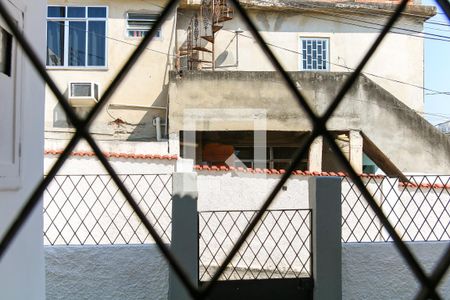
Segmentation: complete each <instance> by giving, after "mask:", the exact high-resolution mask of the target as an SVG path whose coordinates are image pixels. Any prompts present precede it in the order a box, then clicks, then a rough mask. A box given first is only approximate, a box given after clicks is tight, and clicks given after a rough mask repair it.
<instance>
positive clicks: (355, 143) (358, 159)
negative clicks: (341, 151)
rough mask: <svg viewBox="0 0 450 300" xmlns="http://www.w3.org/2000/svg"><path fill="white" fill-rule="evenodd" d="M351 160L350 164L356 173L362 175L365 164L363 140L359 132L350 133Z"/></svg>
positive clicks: (351, 131)
mask: <svg viewBox="0 0 450 300" xmlns="http://www.w3.org/2000/svg"><path fill="white" fill-rule="evenodd" d="M349 139H350V145H349V159H350V164H351V165H352V167H353V168H354V169H355V171H356V173H358V174H361V173H362V162H363V139H362V136H361V134H360V132H359V131H356V130H350V132H349Z"/></svg>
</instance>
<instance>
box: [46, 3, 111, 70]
mask: <svg viewBox="0 0 450 300" xmlns="http://www.w3.org/2000/svg"><path fill="white" fill-rule="evenodd" d="M48 7H64V8H65V17H48ZM69 7H83V8H85V10H86V11H85V17H84V18H69V17H68V8H69ZM89 7H100V8H106V17H105V18H89V17H88V8H89ZM46 16H47V19H46V20H47V23H46V26H47V27H48V22H49V21H56V22H61V21H64V65H61V66H49V65H47V69H83V70H86V69H96V70H98V69H107V68H108V17H109V7H108V6H105V5H47V13H46ZM70 21H84V22H86V49H87V48H88V47H89V45H88V32H89V21H104V22H105V65H104V66H89V65H88V64H87V63H88V58H87V57H88V53H87V52H88V51H86V53H85V62H86V65H85V66H69V52H68V50H67V49H68V48H67V47H68V44H69V22H70ZM47 32H48V28H47V30H46V31H45V34H46V35H47ZM46 46H47V36H46ZM46 56H47V54H46Z"/></svg>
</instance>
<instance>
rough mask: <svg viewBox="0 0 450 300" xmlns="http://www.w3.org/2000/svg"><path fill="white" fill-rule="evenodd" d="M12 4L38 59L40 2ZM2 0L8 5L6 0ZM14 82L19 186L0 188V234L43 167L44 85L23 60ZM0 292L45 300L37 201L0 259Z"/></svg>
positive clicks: (41, 18) (41, 47) (5, 295)
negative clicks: (18, 125) (19, 93)
mask: <svg viewBox="0 0 450 300" xmlns="http://www.w3.org/2000/svg"><path fill="white" fill-rule="evenodd" d="M11 2H12V3H14V4H16V5H18V6H19V7H22V8H23V12H24V20H25V21H24V33H25V35H26V37H27V39H28V40H29V42H30V43H31V45H33V47H34V49H35V50H36V51H37V53H38V54H39V56H40V57H41V59H42V62H43V61H44V59H43V57H44V53H43V52H44V49H45V24H44V18H45V1H26V2H22V1H19V0H13V1H11ZM2 3H3V4H7V5H9V3H10V1H9V0H2ZM18 80H19V81H20V82H21V85H22V87H21V91H22V107H21V119H20V123H21V128H22V131H21V141H22V156H21V160H20V166H21V174H22V178H21V182H20V187H19V188H17V189H14V190H6V189H1V190H0V237H2V236H3V235H4V234H5V232H6V230H7V228H8V227H9V226H10V224H11V222H12V221H13V220H14V219H15V217H16V215H17V214H18V212H19V210H20V209H21V208H22V206H23V205H24V204H25V201H26V200H27V198H28V197H29V196H30V194H31V192H32V190H33V189H34V187H35V186H36V184H37V183H38V181H39V180H40V179H41V178H42V171H43V154H42V153H43V148H44V142H43V141H44V137H43V132H44V84H43V83H42V81H41V80H40V79H39V76H38V75H37V74H36V72H35V71H34V69H33V67H32V66H31V65H30V63H29V62H28V61H27V60H24V65H23V69H22V73H21V74H20V77H19V78H18ZM0 95H2V94H0ZM0 97H1V96H0ZM0 291H1V298H2V299H14V300H22V299H23V300H29V299H45V275H44V251H43V246H42V203H38V205H37V206H36V208H35V210H34V212H33V213H32V214H31V216H30V217H29V218H28V220H27V222H26V223H25V225H24V227H23V228H22V229H21V230H20V231H19V235H18V236H17V237H16V238H15V240H14V241H13V243H12V244H11V245H10V247H9V248H8V250H7V252H6V254H5V256H4V257H2V259H1V261H0Z"/></svg>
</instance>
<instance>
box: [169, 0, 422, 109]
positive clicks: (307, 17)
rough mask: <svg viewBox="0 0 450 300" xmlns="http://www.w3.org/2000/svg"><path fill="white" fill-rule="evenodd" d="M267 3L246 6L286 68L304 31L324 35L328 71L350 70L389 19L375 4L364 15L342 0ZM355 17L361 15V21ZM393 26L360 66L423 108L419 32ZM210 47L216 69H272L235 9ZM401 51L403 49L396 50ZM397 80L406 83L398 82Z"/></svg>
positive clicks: (181, 37)
mask: <svg viewBox="0 0 450 300" xmlns="http://www.w3.org/2000/svg"><path fill="white" fill-rule="evenodd" d="M248 2H252V1H248ZM264 2H267V1H253V3H255V4H256V5H262V6H264V5H265V3H264ZM266 5H267V7H265V8H261V9H255V8H253V10H250V11H249V12H250V18H251V19H252V20H253V21H254V22H255V25H256V28H258V30H259V31H260V33H261V34H262V36H263V38H264V39H265V41H266V42H267V43H269V44H270V45H272V46H271V50H272V51H273V52H274V54H275V55H276V56H277V58H278V59H279V60H280V62H281V64H282V66H283V67H284V68H286V70H288V71H299V70H300V62H301V54H300V53H301V50H302V49H301V45H300V38H302V37H318V38H328V39H329V63H330V65H329V70H330V71H332V72H346V71H349V70H350V71H351V69H354V68H355V67H356V66H357V65H358V63H359V62H360V60H361V59H362V57H363V56H364V54H365V53H366V51H367V50H368V49H369V47H370V46H371V44H372V43H373V42H374V40H375V39H376V37H377V36H378V34H379V32H380V29H379V28H381V25H382V24H385V23H386V21H387V18H386V16H384V15H383V14H381V13H377V12H376V10H374V11H371V12H369V13H368V14H366V15H364V13H361V12H360V13H358V9H356V8H345V5H344V6H342V7H341V9H335V10H331V11H327V12H325V13H320V9H318V8H317V5H318V3H309V4H305V6H306V7H310V8H311V9H310V10H309V11H308V10H305V11H295V12H293V9H290V5H291V6H296V5H300V6H301V5H302V4H301V3H300V4H296V3H295V2H294V1H291V2H290V3H289V1H280V2H279V3H277V4H276V5H277V6H279V7H270V8H268V7H269V6H270V5H269V4H266ZM422 14H423V13H422ZM191 15H192V14H191V12H190V11H181V12H180V13H179V14H178V22H177V41H178V47H179V46H180V45H182V44H183V42H184V41H185V39H186V28H187V24H188V22H189V20H190V17H191ZM355 20H356V21H355ZM357 20H362V22H358V21H357ZM352 24H353V25H352ZM354 24H356V25H359V26H355V25H354ZM374 24H380V25H374ZM396 26H398V27H400V28H408V30H410V29H411V30H415V31H418V32H421V31H422V29H423V25H422V23H421V22H419V21H418V20H414V19H410V18H402V19H401V20H400V21H399V22H398V23H397V24H396ZM238 28H239V29H241V30H243V33H242V34H240V36H239V47H238V48H239V50H238V52H239V53H238V55H237V54H236V53H237V51H236V39H235V33H234V31H235V30H237V29H238ZM393 32H394V33H391V34H389V35H388V36H387V37H386V38H385V40H384V41H383V43H382V45H381V46H380V47H379V49H378V51H377V52H376V53H375V54H374V56H373V57H372V59H371V60H370V62H369V63H368V65H367V66H366V68H365V69H364V72H366V73H368V74H374V75H376V76H371V77H370V78H371V79H372V80H374V81H375V82H376V83H377V84H380V85H381V86H382V87H383V88H384V89H386V90H388V91H389V92H390V93H392V94H393V95H394V96H395V97H397V98H398V99H400V100H401V101H402V102H404V103H405V104H406V105H408V106H410V107H411V108H413V109H416V110H418V111H422V110H423V91H422V90H421V89H419V88H416V87H413V86H412V85H417V86H423V83H424V79H423V72H424V67H423V55H424V54H423V38H422V37H420V36H416V37H413V36H412V35H411V34H410V32H407V33H409V34H399V33H398V32H401V31H399V30H394V31H393ZM402 33H405V32H402ZM205 44H206V43H205ZM214 48H215V57H216V60H215V61H216V65H217V67H218V69H219V70H220V69H222V70H233V71H271V70H273V67H272V65H271V64H270V62H269V61H268V59H267V58H266V56H265V54H264V53H263V52H262V51H261V49H260V47H259V45H258V44H257V42H256V40H255V39H254V38H253V37H252V34H251V33H250V32H249V30H248V28H247V26H246V25H245V24H244V23H243V21H242V20H241V18H240V17H239V16H238V14H237V13H236V14H235V16H234V18H233V20H231V21H227V22H224V27H223V29H222V30H220V31H218V32H217V33H216V36H215V43H214ZM400 53H402V55H399V54H400ZM201 55H202V54H201ZM237 56H239V64H238V66H235V64H236V58H237ZM225 66H230V67H225ZM383 77H384V78H383ZM386 78H387V79H386ZM389 79H390V80H389ZM395 80H398V81H403V82H405V83H407V84H401V83H398V82H395ZM411 84H412V85H411Z"/></svg>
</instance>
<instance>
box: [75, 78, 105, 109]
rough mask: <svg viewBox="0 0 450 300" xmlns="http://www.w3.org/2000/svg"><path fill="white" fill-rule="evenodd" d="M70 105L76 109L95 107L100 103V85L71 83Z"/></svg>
mask: <svg viewBox="0 0 450 300" xmlns="http://www.w3.org/2000/svg"><path fill="white" fill-rule="evenodd" d="M68 90H69V97H68V98H69V103H70V105H72V106H74V107H85V106H94V105H95V103H97V101H98V94H99V92H98V84H96V83H94V82H69V89H68Z"/></svg>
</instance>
